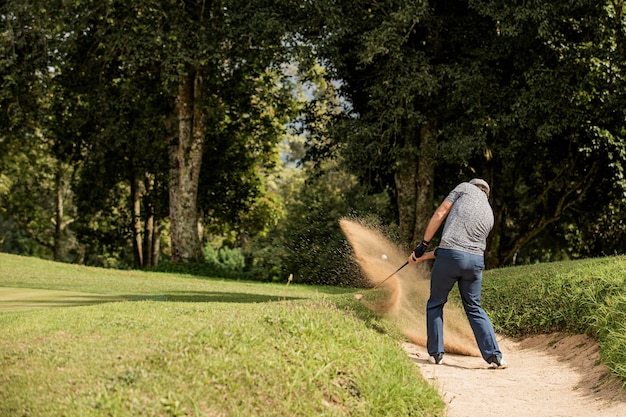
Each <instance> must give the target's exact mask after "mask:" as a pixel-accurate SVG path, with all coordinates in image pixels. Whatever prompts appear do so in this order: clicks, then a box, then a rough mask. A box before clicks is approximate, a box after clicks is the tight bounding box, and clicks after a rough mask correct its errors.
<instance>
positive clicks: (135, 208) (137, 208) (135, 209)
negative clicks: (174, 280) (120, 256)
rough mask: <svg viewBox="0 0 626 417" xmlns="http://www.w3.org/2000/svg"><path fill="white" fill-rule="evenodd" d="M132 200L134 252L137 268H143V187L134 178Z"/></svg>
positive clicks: (131, 183) (131, 182)
mask: <svg viewBox="0 0 626 417" xmlns="http://www.w3.org/2000/svg"><path fill="white" fill-rule="evenodd" d="M130 198H131V202H130V204H131V208H132V216H133V218H132V228H133V252H134V257H135V267H136V268H141V267H143V265H144V259H143V245H142V237H141V233H142V228H141V187H140V184H139V180H138V179H137V178H135V176H134V174H133V178H131V181H130Z"/></svg>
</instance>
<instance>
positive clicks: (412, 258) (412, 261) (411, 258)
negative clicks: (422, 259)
mask: <svg viewBox="0 0 626 417" xmlns="http://www.w3.org/2000/svg"><path fill="white" fill-rule="evenodd" d="M418 262H419V259H418V258H417V257H416V256H415V252H411V254H410V255H409V263H410V264H416V263H418Z"/></svg>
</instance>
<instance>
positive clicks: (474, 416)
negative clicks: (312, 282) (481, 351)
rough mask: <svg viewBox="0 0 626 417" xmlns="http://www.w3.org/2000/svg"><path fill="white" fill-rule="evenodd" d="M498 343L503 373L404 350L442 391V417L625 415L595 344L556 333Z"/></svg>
mask: <svg viewBox="0 0 626 417" xmlns="http://www.w3.org/2000/svg"><path fill="white" fill-rule="evenodd" d="M499 339H500V340H499V343H500V347H501V350H502V352H503V354H504V358H505V359H506V361H507V362H508V364H509V366H508V368H507V369H498V370H494V369H489V368H488V367H487V366H486V363H485V362H484V361H483V360H482V359H481V358H477V357H472V356H460V355H452V354H446V355H445V358H444V364H442V365H433V364H431V363H429V362H428V353H427V352H426V349H425V348H424V347H422V346H418V345H415V344H411V343H406V344H404V348H405V350H406V351H407V353H408V354H409V357H410V358H412V360H413V361H414V362H415V363H416V364H417V365H418V366H419V368H420V370H421V372H422V374H423V375H424V377H425V378H426V379H427V380H428V381H430V382H431V383H432V384H433V385H434V386H436V387H437V388H438V389H439V391H440V392H441V394H442V397H443V399H444V401H445V403H446V404H447V414H446V417H502V416H515V417H531V416H532V417H588V416H594V417H619V416H622V417H623V416H626V395H625V391H624V390H623V389H621V385H620V384H619V382H618V381H616V379H615V378H612V377H610V376H609V373H608V371H607V368H606V367H605V366H604V365H600V364H599V362H598V359H599V356H600V355H599V349H598V346H597V343H596V342H595V341H594V340H592V339H590V338H588V337H586V336H581V335H578V336H567V337H566V336H563V335H559V334H553V335H546V336H536V337H532V338H529V339H525V340H522V341H519V342H517V341H512V340H509V339H505V338H499Z"/></svg>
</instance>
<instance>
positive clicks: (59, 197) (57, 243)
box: [52, 161, 65, 262]
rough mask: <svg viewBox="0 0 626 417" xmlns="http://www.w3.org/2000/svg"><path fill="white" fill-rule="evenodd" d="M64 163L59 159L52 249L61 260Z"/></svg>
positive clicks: (56, 176)
mask: <svg viewBox="0 0 626 417" xmlns="http://www.w3.org/2000/svg"><path fill="white" fill-rule="evenodd" d="M63 175H64V172H63V165H62V163H61V162H60V161H59V162H58V163H57V169H56V173H55V184H54V186H55V188H56V213H55V215H54V216H55V219H54V243H53V249H52V259H53V260H55V261H57V262H59V261H61V260H62V257H63V227H64V225H63V202H64V198H63V192H64V185H65V182H64V181H63Z"/></svg>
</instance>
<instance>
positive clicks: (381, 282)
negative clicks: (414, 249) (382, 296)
mask: <svg viewBox="0 0 626 417" xmlns="http://www.w3.org/2000/svg"><path fill="white" fill-rule="evenodd" d="M408 264H409V261H406V262H405V263H404V264H403V265H402V266H401V267H400V268H398V269H396V270H395V271H393V272H392V273H391V275H389V276H388V277H387V278H385V279H383V280H382V281H380V282H379V283H378V284H376V285H375V286H374V287H373V288H370V289H369V290H367V291H373V290H375V289H376V288H378V287H380V286H381V285H382V284H383V283H384V282H385V281H387V280H388V279H389V278H391V277H392V276H394V275H395V274H397V273H398V272H399V271H400V270H401V269H402V268H404V267H405V266H407V265H408ZM367 291H366V292H367ZM366 292H365V293H366ZM365 293H363V294H354V298H356V299H357V300H359V301H361V299H362V298H363V296H364V294H365Z"/></svg>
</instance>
